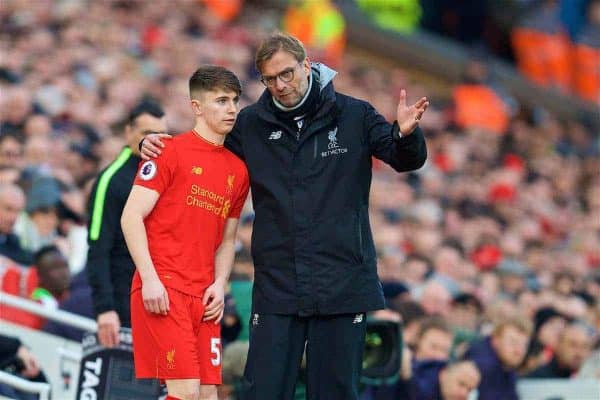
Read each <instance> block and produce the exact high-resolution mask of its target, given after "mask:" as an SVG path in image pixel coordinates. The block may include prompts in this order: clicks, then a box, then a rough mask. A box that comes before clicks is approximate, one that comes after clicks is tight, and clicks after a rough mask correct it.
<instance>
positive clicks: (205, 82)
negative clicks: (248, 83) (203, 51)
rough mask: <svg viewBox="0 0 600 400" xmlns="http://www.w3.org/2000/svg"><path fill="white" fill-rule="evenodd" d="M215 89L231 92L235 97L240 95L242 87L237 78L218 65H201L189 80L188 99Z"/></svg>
mask: <svg viewBox="0 0 600 400" xmlns="http://www.w3.org/2000/svg"><path fill="white" fill-rule="evenodd" d="M215 89H222V90H225V91H232V92H235V93H237V95H238V96H239V95H241V94H242V85H241V83H240V80H239V79H238V77H237V76H236V75H235V74H234V73H233V72H231V71H230V70H228V69H227V68H223V67H221V66H218V65H203V66H201V67H200V68H198V69H197V70H196V72H194V74H193V75H192V77H191V78H190V98H192V99H193V98H194V96H195V94H196V93H197V92H209V91H211V90H215Z"/></svg>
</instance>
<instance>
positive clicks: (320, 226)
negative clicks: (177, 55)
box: [141, 33, 429, 400]
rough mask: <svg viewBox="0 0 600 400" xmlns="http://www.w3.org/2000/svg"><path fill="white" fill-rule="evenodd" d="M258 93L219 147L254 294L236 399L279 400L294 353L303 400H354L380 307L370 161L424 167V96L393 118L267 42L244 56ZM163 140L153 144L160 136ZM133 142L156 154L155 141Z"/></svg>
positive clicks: (289, 384)
mask: <svg viewBox="0 0 600 400" xmlns="http://www.w3.org/2000/svg"><path fill="white" fill-rule="evenodd" d="M255 64H256V67H257V70H258V71H259V73H260V75H261V81H262V82H263V84H264V85H265V86H266V90H265V91H264V93H263V94H262V96H261V97H260V98H259V100H258V101H257V102H256V103H254V104H252V105H250V106H248V107H246V108H245V109H243V110H242V111H241V112H240V115H239V117H238V120H237V122H236V124H235V127H234V129H233V131H232V132H231V133H230V134H229V135H228V137H227V139H226V141H225V146H226V147H227V148H228V149H230V150H231V151H233V152H234V153H235V154H236V155H238V156H239V157H240V158H241V159H243V160H244V161H245V162H246V164H247V167H248V171H249V173H250V183H251V188H252V200H253V205H254V211H255V220H254V229H253V233H252V244H251V249H252V257H253V259H254V267H255V270H254V271H255V274H254V287H253V295H252V318H251V321H250V323H251V327H250V348H249V353H248V361H247V364H246V371H245V385H246V391H245V395H246V397H244V398H246V399H261V400H269V399H277V400H285V399H291V398H292V396H293V393H294V388H295V384H296V380H297V377H298V370H299V366H300V362H301V359H302V354H303V352H304V349H305V345H306V356H307V390H308V394H307V395H308V397H309V398H321V399H332V400H335V399H344V400H351V399H357V398H358V380H359V376H360V371H361V363H362V351H363V345H364V338H365V328H366V315H365V313H366V312H367V311H372V310H377V309H381V308H383V306H384V298H383V293H382V289H381V285H380V283H379V279H378V277H377V271H376V257H375V247H374V243H373V237H372V234H371V228H370V223H369V213H368V208H369V204H368V200H369V189H370V184H371V174H372V171H371V162H372V157H373V156H374V157H376V158H378V159H380V160H382V161H384V162H386V163H387V164H389V165H390V166H391V167H392V168H394V169H395V170H396V171H398V172H403V171H412V170H415V169H418V168H420V167H421V166H422V165H423V164H424V163H425V160H426V158H427V151H426V145H425V140H424V137H423V133H422V132H421V130H420V129H419V128H418V123H419V120H420V119H421V117H422V115H423V113H424V112H425V110H426V109H427V107H428V105H429V102H428V101H427V99H426V98H424V97H423V98H421V99H419V100H418V101H417V102H416V103H414V104H412V105H407V102H406V92H405V91H404V90H403V91H402V92H401V94H400V101H399V104H398V109H397V121H395V122H394V123H393V124H390V123H388V122H387V121H386V120H385V119H384V118H383V117H382V116H381V115H380V114H379V113H378V112H377V111H376V110H375V109H374V108H373V107H372V106H371V105H370V104H369V103H367V102H365V101H362V100H359V99H356V98H353V97H349V96H346V95H343V94H341V93H338V92H336V91H335V89H334V87H333V83H332V80H333V77H334V76H335V75H336V72H335V71H333V70H332V69H330V68H328V67H327V66H325V65H323V64H320V63H311V61H310V59H309V58H308V57H307V55H306V51H305V49H304V46H303V44H302V43H301V42H300V41H299V40H297V39H296V38H294V37H292V36H290V35H287V34H283V33H274V34H272V35H270V36H268V37H267V38H266V39H265V40H264V41H263V42H262V43H261V45H260V47H259V49H258V50H257V53H256V57H255ZM163 138H164V136H163ZM148 139H149V140H144V141H143V143H142V144H141V146H142V155H143V156H147V157H153V156H156V155H158V154H159V153H160V147H161V146H162V145H165V143H162V142H160V136H156V135H153V136H152V138H150V137H148Z"/></svg>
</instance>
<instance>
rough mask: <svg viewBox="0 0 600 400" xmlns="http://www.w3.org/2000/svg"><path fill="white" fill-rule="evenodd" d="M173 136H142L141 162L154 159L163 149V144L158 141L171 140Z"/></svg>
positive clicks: (153, 134) (166, 134) (161, 134)
mask: <svg viewBox="0 0 600 400" xmlns="http://www.w3.org/2000/svg"><path fill="white" fill-rule="evenodd" d="M172 137H173V136H171V135H169V134H168V133H151V134H149V135H146V136H144V141H143V142H142V148H141V154H140V157H142V160H149V159H151V158H156V157H158V155H159V154H160V153H161V151H160V149H162V148H163V147H165V144H164V143H163V142H162V141H161V140H160V139H171V138H172Z"/></svg>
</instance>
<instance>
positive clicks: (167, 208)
mask: <svg viewBox="0 0 600 400" xmlns="http://www.w3.org/2000/svg"><path fill="white" fill-rule="evenodd" d="M134 185H140V186H143V187H145V188H148V189H152V190H154V191H156V192H158V193H159V195H160V197H159V199H158V201H157V202H156V204H155V206H154V209H153V210H152V212H151V213H150V214H149V215H148V216H147V217H146V219H145V220H144V225H145V226H146V234H147V236H148V248H149V250H150V256H151V258H152V262H153V263H154V268H155V269H156V272H157V274H158V276H159V278H160V280H161V282H162V283H163V285H165V286H168V287H170V288H173V289H176V290H179V291H181V292H184V293H187V294H189V295H193V296H202V294H203V293H204V290H205V289H206V288H207V287H208V286H209V285H211V284H212V283H213V282H214V279H215V252H216V251H217V249H218V248H219V246H220V244H221V241H222V239H223V232H224V227H225V222H226V220H227V218H239V216H240V213H241V211H242V207H243V206H244V202H245V200H246V196H247V195H248V170H247V169H246V166H245V165H244V163H243V162H242V161H241V160H240V159H239V158H237V157H236V156H235V155H234V154H233V153H231V152H230V151H229V150H227V149H226V148H224V147H223V146H215V145H213V144H211V143H209V142H207V141H206V140H205V139H203V138H201V137H200V136H199V135H198V134H197V133H195V132H194V131H190V132H186V133H183V134H180V135H178V136H175V137H174V138H173V139H172V140H169V142H168V143H167V145H166V146H165V147H164V148H163V149H162V154H161V155H160V156H159V157H158V158H156V159H154V160H150V161H142V162H141V163H140V167H139V170H138V174H137V175H136V178H135V181H134ZM141 286H142V282H141V278H140V276H139V274H138V272H137V270H136V272H135V274H134V277H133V283H132V288H131V290H132V291H133V290H136V289H139V288H141Z"/></svg>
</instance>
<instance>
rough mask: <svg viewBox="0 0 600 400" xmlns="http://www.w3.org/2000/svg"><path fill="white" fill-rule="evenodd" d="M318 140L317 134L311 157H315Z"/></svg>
mask: <svg viewBox="0 0 600 400" xmlns="http://www.w3.org/2000/svg"><path fill="white" fill-rule="evenodd" d="M318 140H319V138H318V136H317V135H315V146H314V148H313V159H316V158H317V141H318Z"/></svg>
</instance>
